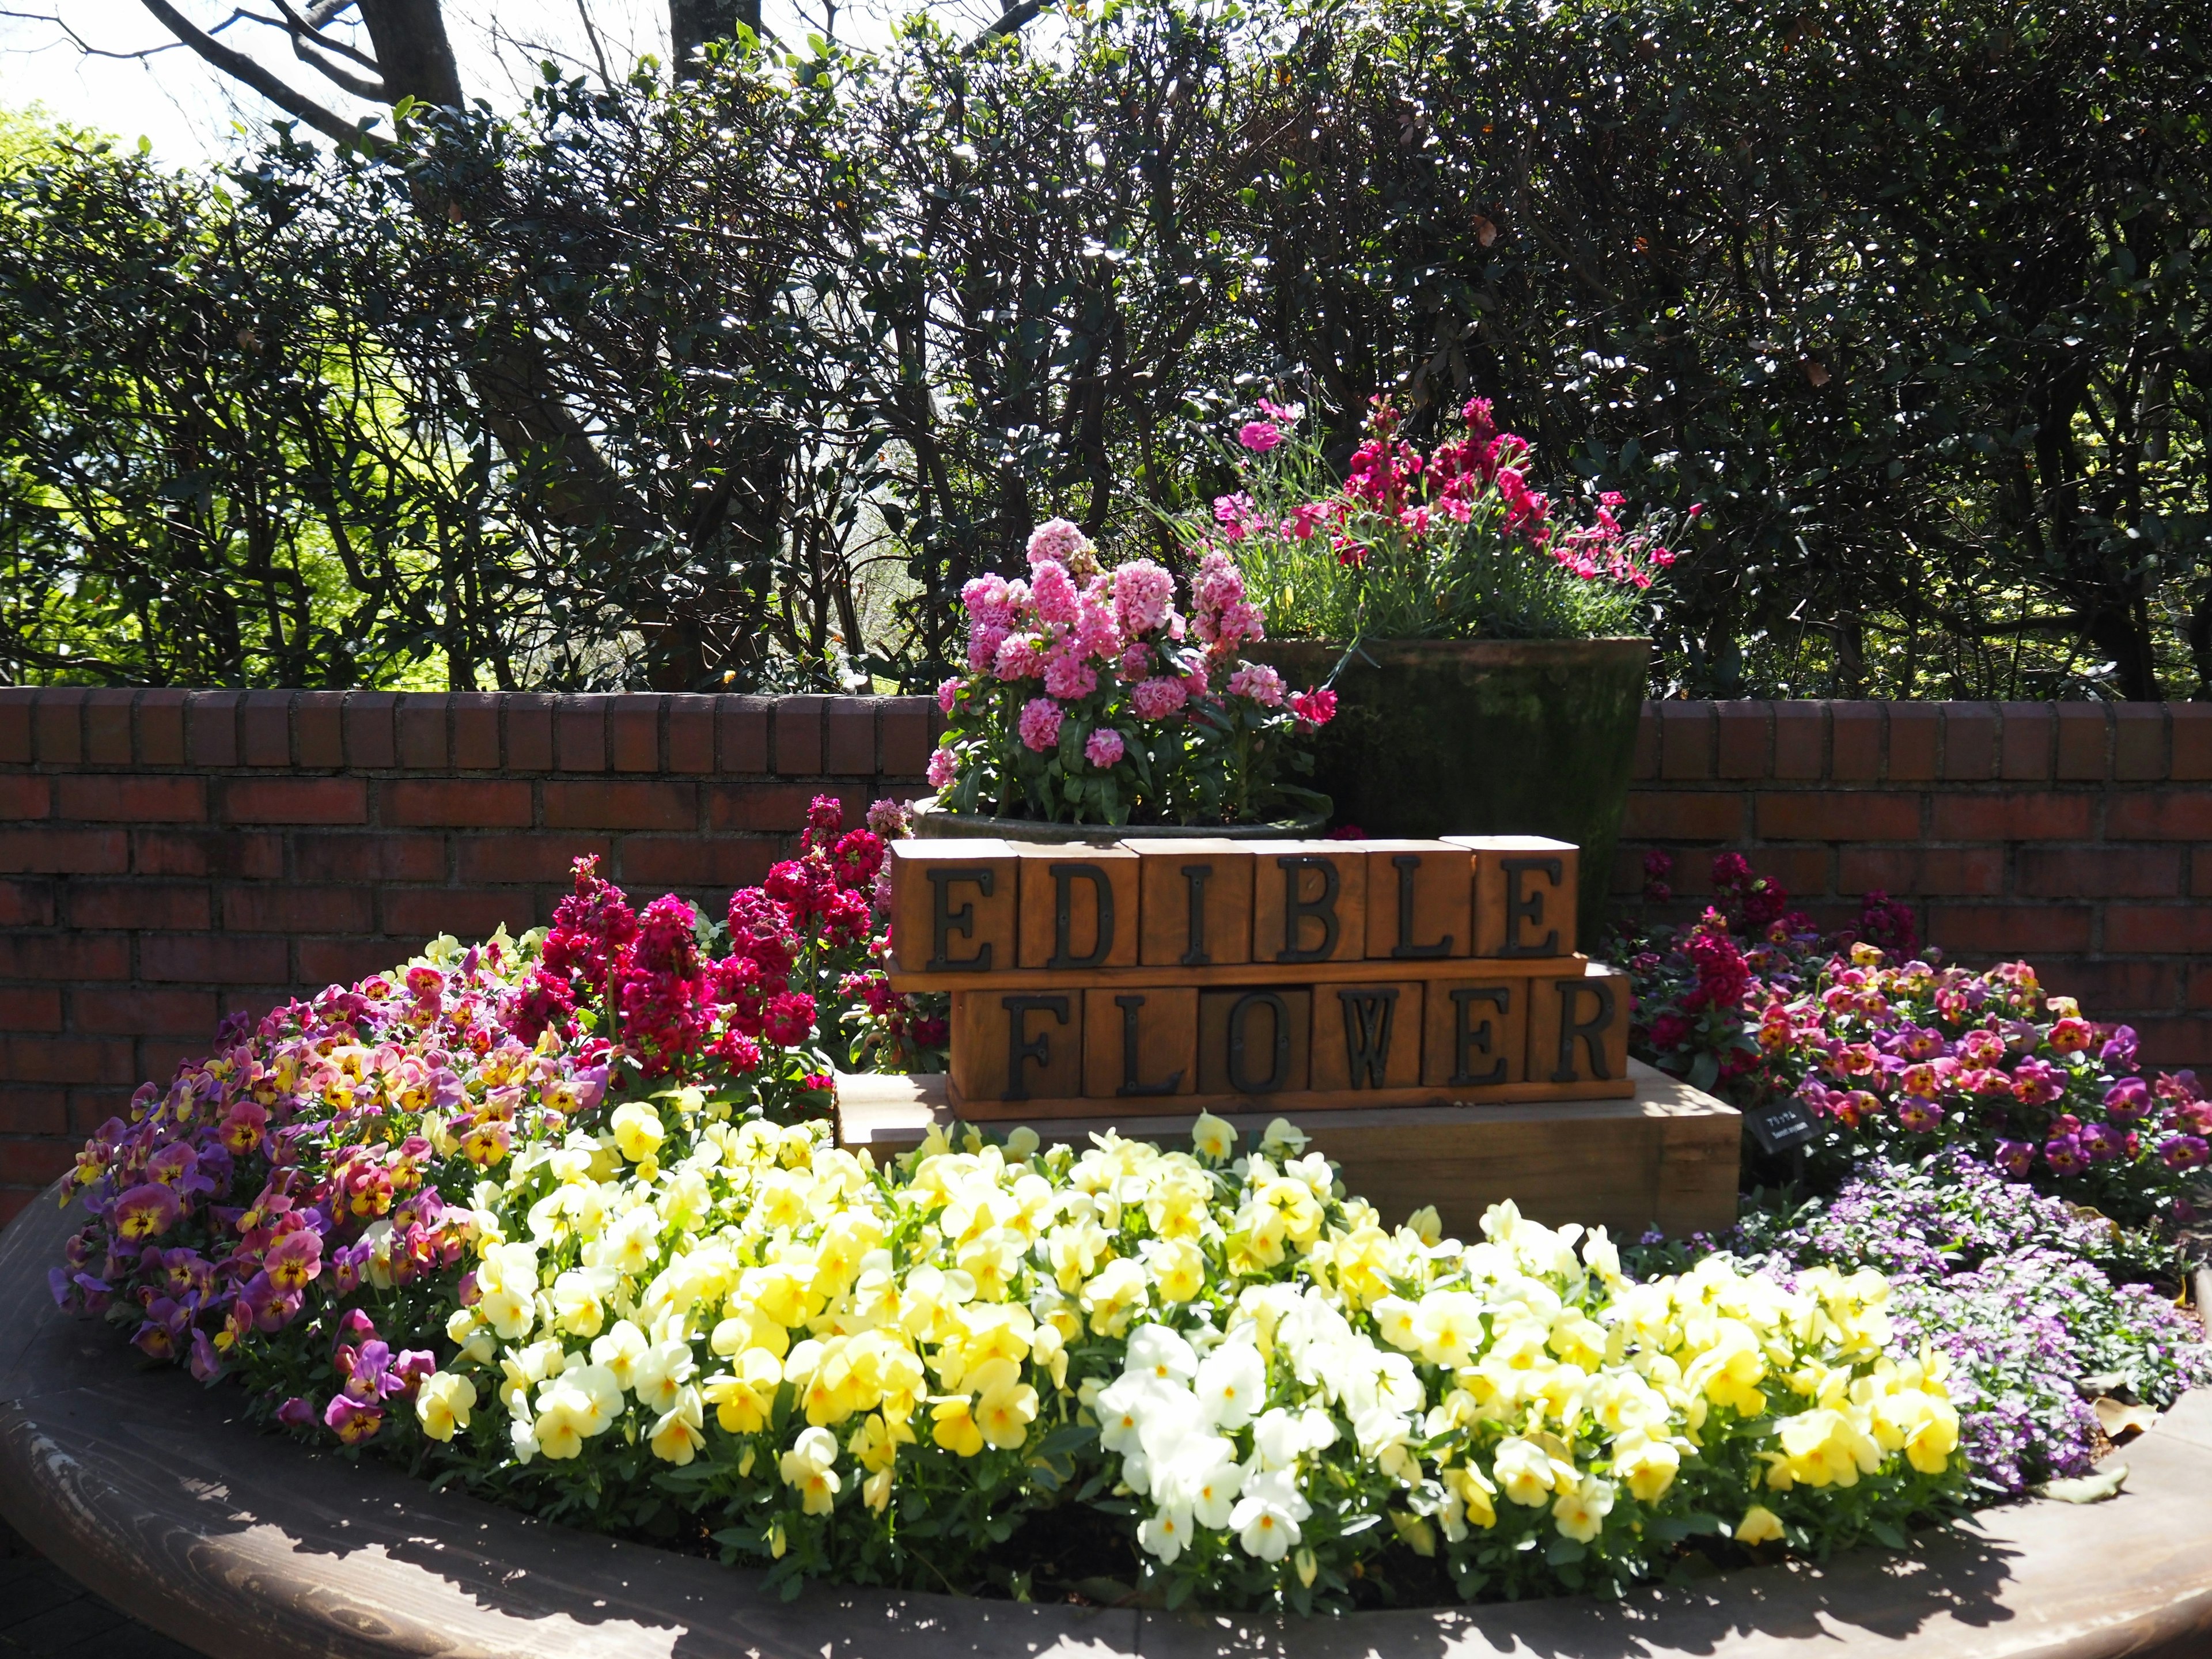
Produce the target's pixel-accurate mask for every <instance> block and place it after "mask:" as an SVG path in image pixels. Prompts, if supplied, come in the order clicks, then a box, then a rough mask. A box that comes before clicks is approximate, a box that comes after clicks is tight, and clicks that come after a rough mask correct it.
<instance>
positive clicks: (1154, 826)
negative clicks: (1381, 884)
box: [913, 795, 1328, 846]
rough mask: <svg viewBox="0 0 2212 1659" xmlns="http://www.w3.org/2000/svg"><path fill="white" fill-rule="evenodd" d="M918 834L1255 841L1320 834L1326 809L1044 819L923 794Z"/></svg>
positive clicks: (1105, 841) (917, 806)
mask: <svg viewBox="0 0 2212 1659" xmlns="http://www.w3.org/2000/svg"><path fill="white" fill-rule="evenodd" d="M913 811H914V829H915V835H916V836H919V837H921V838H922V839H924V840H930V839H938V838H947V837H956V836H957V837H969V838H975V839H979V840H994V841H1042V842H1069V843H1083V844H1097V845H1100V846H1110V845H1112V844H1113V843H1114V842H1122V841H1129V840H1132V839H1136V838H1145V839H1152V840H1164V841H1222V840H1230V841H1256V840H1263V839H1266V838H1267V837H1271V836H1285V837H1302V836H1317V835H1320V834H1321V833H1322V830H1323V829H1324V828H1325V827H1326V826H1327V824H1328V817H1327V815H1326V814H1323V813H1311V814H1308V815H1305V816H1303V817H1288V818H1276V819H1271V820H1269V821H1267V822H1266V823H1052V822H1049V821H1048V820H1046V819H1043V818H994V817H985V816H984V815H982V814H981V813H976V812H956V811H951V809H949V808H946V807H943V806H939V805H938V804H937V797H936V796H934V795H924V796H923V797H922V798H921V799H919V800H917V801H915V803H914V806H913Z"/></svg>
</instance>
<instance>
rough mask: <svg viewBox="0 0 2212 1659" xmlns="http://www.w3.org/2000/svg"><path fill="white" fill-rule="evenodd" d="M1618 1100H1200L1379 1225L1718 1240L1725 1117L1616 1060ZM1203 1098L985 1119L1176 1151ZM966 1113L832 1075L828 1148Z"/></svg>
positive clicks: (901, 1139)
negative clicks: (1336, 1176)
mask: <svg viewBox="0 0 2212 1659" xmlns="http://www.w3.org/2000/svg"><path fill="white" fill-rule="evenodd" d="M1629 1071H1630V1075H1629V1077H1627V1078H1625V1079H1622V1081H1623V1082H1624V1083H1625V1084H1626V1085H1628V1086H1627V1088H1626V1090H1624V1091H1621V1092H1620V1097H1619V1098H1615V1099H1606V1100H1589V1099H1583V1100H1549V1101H1536V1102H1520V1103H1515V1102H1506V1103H1496V1102H1493V1101H1491V1100H1489V1099H1487V1098H1486V1099H1485V1100H1484V1101H1483V1102H1482V1103H1480V1104H1472V1105H1462V1106H1451V1105H1395V1104H1391V1105H1386V1104H1382V1103H1365V1102H1364V1100H1363V1103H1362V1108H1361V1109H1359V1110H1358V1111H1316V1110H1312V1109H1310V1108H1300V1107H1299V1106H1297V1104H1296V1103H1289V1102H1283V1101H1280V1100H1278V1099H1273V1098H1269V1099H1265V1100H1257V1101H1247V1102H1245V1103H1243V1107H1242V1109H1239V1108H1238V1107H1237V1106H1235V1105H1230V1106H1228V1107H1227V1108H1226V1109H1224V1108H1221V1107H1219V1106H1216V1107H1215V1108H1214V1109H1215V1110H1217V1111H1218V1113H1219V1115H1222V1116H1224V1117H1226V1118H1227V1119H1228V1121H1230V1123H1231V1125H1232V1126H1234V1127H1236V1129H1237V1132H1238V1133H1240V1134H1241V1135H1242V1136H1243V1146H1244V1147H1245V1148H1246V1150H1248V1151H1249V1149H1250V1148H1251V1147H1252V1146H1253V1145H1254V1144H1255V1142H1256V1141H1257V1140H1258V1139H1259V1137H1260V1135H1261V1133H1262V1132H1263V1131H1264V1130H1265V1128H1266V1127H1267V1123H1268V1121H1270V1120H1271V1119H1273V1118H1274V1117H1276V1116H1278V1115H1288V1116H1290V1118H1291V1121H1293V1122H1295V1123H1296V1124H1297V1126H1298V1127H1300V1128H1302V1129H1304V1131H1305V1132H1306V1133H1308V1134H1310V1136H1312V1137H1313V1147H1314V1150H1316V1151H1317V1152H1323V1153H1326V1154H1327V1155H1328V1157H1329V1158H1333V1159H1334V1160H1336V1162H1337V1163H1338V1164H1339V1165H1340V1167H1341V1170H1342V1174H1343V1178H1344V1184H1345V1188H1346V1191H1347V1192H1349V1193H1351V1194H1354V1195H1355V1196H1358V1197H1360V1198H1364V1199H1366V1200H1369V1201H1370V1203H1372V1204H1374V1205H1375V1206H1376V1207H1377V1208H1378V1209H1380V1210H1381V1211H1382V1212H1383V1221H1384V1223H1385V1225H1391V1226H1395V1225H1397V1224H1398V1223H1399V1222H1401V1221H1403V1220H1404V1219H1405V1218H1406V1217H1407V1215H1409V1214H1411V1213H1412V1212H1413V1211H1415V1210H1417V1209H1419V1208H1420V1207H1421V1206H1423V1205H1427V1204H1433V1205H1435V1206H1436V1207H1437V1211H1438V1212H1439V1213H1440V1214H1441V1215H1442V1217H1443V1224H1444V1231H1446V1232H1447V1233H1449V1234H1451V1235H1452V1236H1453V1237H1458V1238H1462V1239H1471V1238H1475V1237H1479V1236H1480V1234H1479V1233H1478V1231H1477V1229H1478V1228H1479V1227H1480V1224H1481V1220H1482V1212H1483V1211H1484V1210H1485V1209H1486V1208H1487V1207H1488V1206H1491V1205H1492V1204H1494V1203H1497V1202H1498V1201H1499V1200H1504V1199H1509V1198H1510V1199H1511V1200H1513V1201H1514V1203H1515V1204H1516V1205H1517V1206H1519V1208H1520V1211H1521V1213H1522V1214H1523V1215H1525V1216H1528V1217H1529V1218H1531V1219H1533V1220H1537V1221H1541V1222H1543V1223H1544V1224H1545V1225H1547V1226H1553V1227H1556V1226H1559V1225H1562V1224H1564V1223H1566V1222H1570V1221H1578V1222H1581V1223H1583V1225H1585V1226H1604V1227H1607V1228H1609V1229H1611V1230H1612V1232H1613V1237H1615V1238H1634V1237H1638V1235H1640V1234H1641V1233H1642V1232H1643V1231H1644V1229H1646V1228H1647V1227H1650V1226H1654V1225H1656V1226H1658V1227H1660V1228H1661V1229H1662V1230H1663V1231H1666V1232H1667V1233H1668V1234H1669V1235H1670V1236H1672V1237H1677V1238H1679V1237H1685V1236H1686V1235H1687V1234H1689V1233H1692V1232H1699V1231H1703V1232H1716V1231H1722V1230H1723V1229H1725V1228H1726V1227H1728V1226H1729V1224H1730V1223H1731V1222H1733V1221H1734V1220H1735V1206H1736V1163H1737V1156H1738V1147H1739V1145H1740V1143H1741V1137H1742V1133H1743V1120H1742V1119H1741V1117H1739V1116H1738V1115H1736V1112H1735V1109H1734V1108H1733V1107H1730V1106H1728V1105H1726V1104H1724V1103H1722V1102H1720V1101H1717V1100H1715V1099H1714V1098H1713V1097H1711V1096H1710V1095H1706V1094H1701V1093H1699V1091H1697V1090H1695V1089H1692V1088H1691V1087H1690V1086H1689V1085H1687V1084H1686V1083H1684V1082H1681V1081H1680V1079H1675V1078H1670V1077H1667V1076H1664V1075H1662V1073H1658V1072H1655V1071H1653V1070H1652V1069H1651V1068H1650V1066H1644V1065H1640V1064H1638V1063H1637V1062H1635V1061H1631V1062H1630V1066H1629ZM1202 1103H1203V1102H1202V1099H1194V1098H1191V1097H1182V1103H1180V1104H1179V1105H1176V1106H1175V1107H1173V1108H1172V1109H1169V1110H1166V1111H1163V1112H1162V1113H1160V1114H1159V1115H1157V1116H1152V1117H1146V1116H1144V1115H1139V1114H1138V1113H1137V1112H1136V1111H1135V1110H1134V1109H1133V1108H1131V1107H1129V1106H1127V1105H1126V1104H1125V1105H1120V1106H1109V1105H1106V1104H1104V1103H1101V1102H1097V1101H1092V1102H1091V1103H1089V1110H1088V1111H1085V1110H1083V1109H1080V1103H1069V1104H1070V1105H1071V1107H1072V1108H1073V1109H1070V1110H1068V1111H1066V1112H1065V1113H1059V1114H1052V1115H1048V1114H1045V1113H1042V1112H1035V1111H1030V1110H1022V1111H1020V1112H1018V1114H1017V1113H1016V1112H1015V1111H1013V1110H1012V1109H1001V1114H1002V1121H1022V1122H1030V1123H1034V1124H1036V1126H1037V1127H1038V1129H1039V1130H1040V1131H1042V1133H1043V1135H1044V1138H1045V1140H1046V1142H1047V1143H1048V1144H1050V1143H1052V1142H1054V1141H1064V1142H1067V1143H1069V1144H1071V1145H1073V1146H1084V1145H1085V1144H1086V1139H1087V1137H1088V1136H1090V1135H1091V1134H1092V1133H1097V1132H1100V1131H1103V1130H1104V1129H1107V1128H1109V1127H1111V1128H1115V1129H1117V1130H1119V1131H1120V1132H1121V1133H1123V1134H1125V1135H1127V1136H1129V1137H1131V1138H1132V1139H1145V1140H1151V1141H1154V1142H1156V1143H1158V1144H1159V1145H1161V1146H1171V1147H1176V1148H1186V1147H1188V1146H1189V1145H1190V1133H1191V1123H1192V1119H1193V1117H1194V1115H1195V1113H1196V1112H1197V1111H1198V1110H1199V1109H1200V1105H1201V1104H1202ZM956 1115H963V1116H967V1117H970V1118H973V1117H975V1116H977V1115H978V1114H976V1113H975V1112H973V1111H970V1110H969V1109H966V1108H965V1107H963V1106H962V1105H960V1104H958V1103H956V1102H955V1101H954V1100H953V1098H952V1096H951V1091H949V1090H948V1089H947V1088H946V1086H945V1079H944V1078H943V1077H941V1076H939V1077H906V1076H892V1075H868V1076H864V1077H846V1076H841V1077H839V1078H838V1079H837V1140H838V1144H839V1145H840V1146H848V1147H854V1148H861V1147H865V1148H866V1149H867V1150H868V1151H869V1152H872V1153H873V1154H874V1156H875V1157H876V1158H877V1159H878V1161H879V1162H880V1161H881V1160H882V1159H884V1158H889V1157H892V1156H895V1155H896V1154H897V1153H899V1152H905V1151H907V1150H908V1149H909V1148H911V1147H913V1146H917V1145H919V1144H920V1142H921V1138H922V1136H923V1134H924V1133H927V1131H928V1129H929V1127H930V1126H931V1125H932V1124H939V1125H942V1124H945V1123H948V1122H950V1121H951V1120H952V1118H953V1117H954V1116H956Z"/></svg>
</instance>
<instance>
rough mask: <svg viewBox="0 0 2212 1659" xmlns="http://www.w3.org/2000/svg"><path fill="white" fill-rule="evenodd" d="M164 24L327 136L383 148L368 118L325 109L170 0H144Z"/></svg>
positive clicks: (229, 72)
mask: <svg viewBox="0 0 2212 1659" xmlns="http://www.w3.org/2000/svg"><path fill="white" fill-rule="evenodd" d="M141 3H143V5H144V6H145V8H146V9H147V10H148V11H150V12H152V13H153V14H154V15H155V18H157V19H158V20H159V21H161V26H162V27H164V28H166V29H167V30H168V31H169V33H172V34H173V35H175V36H176V37H177V39H178V40H180V41H182V42H183V43H184V44H185V46H190V47H191V49H192V51H193V52H196V53H197V54H198V55H199V56H200V57H201V58H204V59H205V60H206V61H207V62H208V63H210V64H213V65H214V66H215V67H216V69H219V70H222V72H223V73H224V74H225V75H228V76H230V77H231V78H232V79H233V80H234V81H242V82H245V83H246V85H247V86H249V87H252V88H253V89H254V91H256V92H258V93H259V94H261V95H262V96H263V97H264V98H266V99H267V100H269V101H270V103H272V104H274V105H276V107H277V108H279V109H281V110H283V112H285V113H286V114H288V115H291V116H295V117H296V118H298V119H300V120H302V121H305V122H306V123H307V125H309V126H311V127H313V128H314V130H315V131H318V132H319V133H321V134H322V135H323V136H324V137H325V138H328V139H331V141H332V142H334V143H341V144H356V145H359V146H360V147H362V148H363V149H383V148H385V141H384V140H383V139H380V138H379V137H376V136H375V135H374V133H371V132H370V131H368V124H367V123H366V122H364V123H362V125H358V126H356V125H349V124H348V123H347V122H346V120H345V118H344V117H343V116H341V115H339V114H337V112H335V111H332V110H327V109H325V108H324V107H323V106H321V105H320V104H319V103H317V102H315V101H314V100H313V99H312V98H307V97H304V96H302V95H301V94H299V93H296V92H295V91H293V90H292V88H290V87H289V86H287V85H286V84H285V83H284V82H282V81H280V80H278V79H277V78H276V76H273V75H271V74H270V72H269V71H268V70H265V69H264V68H262V67H261V65H260V64H257V63H255V62H254V61H253V59H252V58H248V57H247V56H246V54H245V53H244V52H234V51H233V50H232V49H231V48H230V47H228V46H225V45H223V44H222V41H220V40H216V38H215V37H214V36H213V35H211V34H209V33H206V32H205V31H204V30H203V29H201V28H199V27H197V25H195V24H194V23H193V22H192V21H191V19H190V18H188V17H186V16H185V15H184V14H183V13H182V12H180V11H179V10H178V9H176V8H175V7H174V6H173V5H171V4H170V3H169V0H141Z"/></svg>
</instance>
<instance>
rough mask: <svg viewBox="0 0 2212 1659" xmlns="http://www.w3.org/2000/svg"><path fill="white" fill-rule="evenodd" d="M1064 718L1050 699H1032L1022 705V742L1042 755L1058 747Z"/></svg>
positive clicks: (1057, 705)
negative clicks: (1061, 722) (1061, 723)
mask: <svg viewBox="0 0 2212 1659" xmlns="http://www.w3.org/2000/svg"><path fill="white" fill-rule="evenodd" d="M1063 718H1065V717H1064V716H1063V715H1062V714H1061V713H1060V705H1059V704H1058V703H1056V702H1054V701H1053V700H1052V699H1051V698H1050V697H1032V698H1030V700H1029V702H1026V703H1024V704H1023V705H1022V720H1021V736H1022V742H1023V743H1024V744H1025V745H1027V746H1028V747H1029V748H1030V749H1033V750H1036V752H1037V753H1038V754H1040V755H1042V754H1043V753H1045V752H1046V751H1047V750H1051V749H1054V748H1056V747H1058V745H1059V743H1060V721H1061V720H1062V719H1063Z"/></svg>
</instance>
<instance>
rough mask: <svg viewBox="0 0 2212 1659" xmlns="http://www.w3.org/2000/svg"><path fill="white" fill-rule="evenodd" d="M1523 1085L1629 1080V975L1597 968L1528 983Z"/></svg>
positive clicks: (1598, 964) (1604, 966)
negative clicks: (1524, 1082) (1526, 1054)
mask: <svg viewBox="0 0 2212 1659" xmlns="http://www.w3.org/2000/svg"><path fill="white" fill-rule="evenodd" d="M1528 996H1529V1003H1528V1081H1529V1082H1531V1083H1555V1084H1559V1085H1562V1086H1564V1085H1568V1084H1574V1083H1613V1082H1618V1081H1619V1080H1620V1079H1622V1078H1625V1077H1626V1076H1627V1075H1628V1011H1629V1003H1630V1000H1631V999H1630V994H1629V982H1628V975H1626V974H1624V973H1623V972H1621V971H1620V969H1618V968H1613V967H1608V966H1607V964H1605V963H1601V962H1593V963H1588V964H1587V965H1586V967H1585V969H1584V971H1583V972H1582V973H1580V974H1574V975H1568V974H1559V975H1552V974H1540V975H1537V976H1536V977H1535V978H1534V979H1532V980H1530V981H1528Z"/></svg>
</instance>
